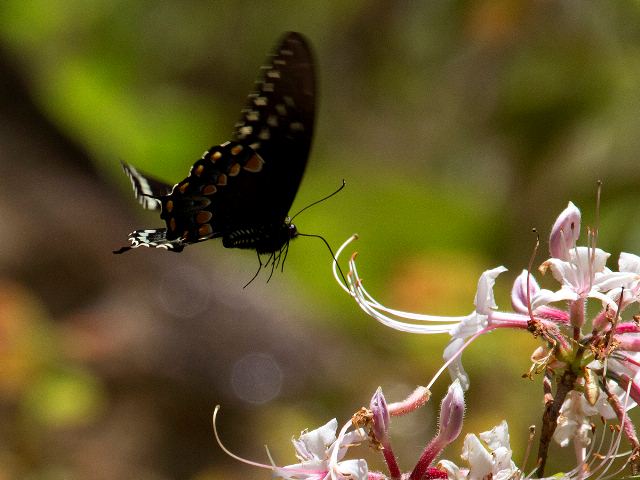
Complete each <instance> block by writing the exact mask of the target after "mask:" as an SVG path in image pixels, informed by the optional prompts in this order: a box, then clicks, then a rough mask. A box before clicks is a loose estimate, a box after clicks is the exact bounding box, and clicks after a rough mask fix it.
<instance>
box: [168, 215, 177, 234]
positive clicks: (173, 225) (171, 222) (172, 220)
mask: <svg viewBox="0 0 640 480" xmlns="http://www.w3.org/2000/svg"><path fill="white" fill-rule="evenodd" d="M169 228H170V229H171V231H172V232H173V231H175V229H176V219H175V218H173V217H172V218H171V220H169Z"/></svg>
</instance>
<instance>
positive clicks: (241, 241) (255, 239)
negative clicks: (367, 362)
mask: <svg viewBox="0 0 640 480" xmlns="http://www.w3.org/2000/svg"><path fill="white" fill-rule="evenodd" d="M297 236H298V229H297V228H296V226H295V225H294V224H292V223H288V222H282V223H279V224H269V225H260V226H248V227H246V228H238V229H237V230H233V231H231V232H229V233H227V234H225V235H224V236H223V237H222V245H223V246H224V247H226V248H246V249H252V250H256V251H257V252H258V253H259V254H262V253H273V252H277V251H280V250H282V248H283V247H284V246H285V245H287V244H288V243H289V241H290V240H291V239H293V238H295V237H297Z"/></svg>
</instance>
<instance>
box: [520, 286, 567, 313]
mask: <svg viewBox="0 0 640 480" xmlns="http://www.w3.org/2000/svg"><path fill="white" fill-rule="evenodd" d="M578 298H579V296H578V294H577V293H576V292H574V291H573V290H571V289H570V288H567V287H565V286H563V287H561V288H560V290H558V291H557V292H552V291H551V290H547V289H546V288H543V289H541V290H540V291H539V292H538V293H537V294H536V296H535V297H533V298H532V299H531V308H532V309H533V310H535V309H536V308H538V307H541V306H543V305H548V304H549V303H553V302H560V301H563V300H565V301H566V300H577V299H578Z"/></svg>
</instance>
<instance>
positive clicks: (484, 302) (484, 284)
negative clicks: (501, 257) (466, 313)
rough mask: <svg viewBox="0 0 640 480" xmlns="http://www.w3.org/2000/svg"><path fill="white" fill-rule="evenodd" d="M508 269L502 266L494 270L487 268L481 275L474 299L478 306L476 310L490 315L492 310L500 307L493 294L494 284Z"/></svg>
mask: <svg viewBox="0 0 640 480" xmlns="http://www.w3.org/2000/svg"><path fill="white" fill-rule="evenodd" d="M506 271H507V269H506V268H505V267H502V266H501V267H496V268H494V269H492V270H485V271H484V272H483V273H482V275H480V279H479V280H478V290H477V292H476V299H475V301H474V305H475V306H476V311H477V312H478V313H482V314H484V315H488V314H489V313H490V312H491V310H495V309H496V308H498V306H497V305H496V301H495V297H494V295H493V286H494V285H495V283H496V278H498V275H500V274H501V273H503V272H506Z"/></svg>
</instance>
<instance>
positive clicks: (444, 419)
mask: <svg viewBox="0 0 640 480" xmlns="http://www.w3.org/2000/svg"><path fill="white" fill-rule="evenodd" d="M463 419H464V392H463V391H462V387H461V386H460V382H459V381H457V380H456V381H455V382H453V383H452V384H451V385H450V386H449V391H448V392H447V395H446V396H445V397H444V399H443V400H442V406H441V407H440V431H439V432H438V436H440V437H441V438H442V439H443V441H444V442H446V443H447V444H449V443H451V442H453V441H454V440H455V439H456V438H458V435H460V432H461V431H462V421H463Z"/></svg>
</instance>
